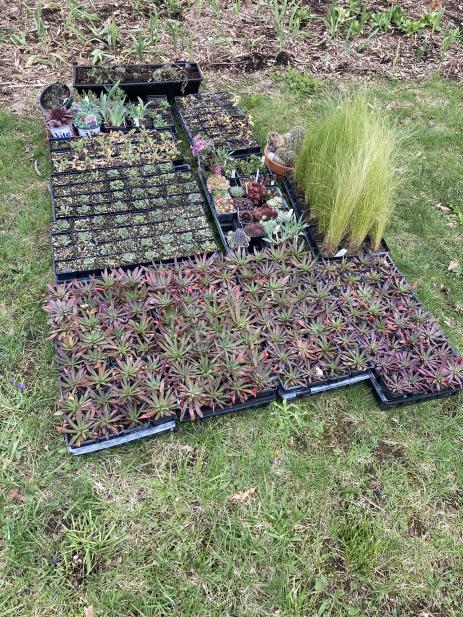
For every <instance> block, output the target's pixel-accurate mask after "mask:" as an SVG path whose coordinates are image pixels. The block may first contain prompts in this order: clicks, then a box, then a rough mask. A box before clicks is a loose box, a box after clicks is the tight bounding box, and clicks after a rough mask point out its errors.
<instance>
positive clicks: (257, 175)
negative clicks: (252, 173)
mask: <svg viewBox="0 0 463 617" xmlns="http://www.w3.org/2000/svg"><path fill="white" fill-rule="evenodd" d="M256 182H259V170H257V173H256Z"/></svg>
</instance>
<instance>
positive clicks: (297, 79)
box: [273, 67, 325, 97]
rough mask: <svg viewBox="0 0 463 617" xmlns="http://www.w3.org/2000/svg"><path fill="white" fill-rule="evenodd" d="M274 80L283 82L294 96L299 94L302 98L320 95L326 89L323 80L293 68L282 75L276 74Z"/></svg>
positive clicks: (281, 73)
mask: <svg viewBox="0 0 463 617" xmlns="http://www.w3.org/2000/svg"><path fill="white" fill-rule="evenodd" d="M273 78H274V79H275V80H276V81H279V82H282V83H283V84H284V85H285V86H286V87H287V88H288V90H290V91H291V93H292V94H297V95H298V96H300V97H305V96H312V95H314V94H319V93H320V92H322V90H323V89H324V87H325V81H324V80H323V79H320V78H319V77H314V76H313V75H310V74H309V73H303V72H301V71H298V70H297V69H293V68H291V67H289V68H287V69H286V70H285V71H283V72H280V73H277V72H275V73H274V74H273Z"/></svg>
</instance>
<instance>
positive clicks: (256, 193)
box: [246, 182, 268, 206]
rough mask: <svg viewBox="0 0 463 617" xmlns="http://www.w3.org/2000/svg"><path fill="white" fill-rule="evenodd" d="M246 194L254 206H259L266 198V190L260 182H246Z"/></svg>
mask: <svg viewBox="0 0 463 617" xmlns="http://www.w3.org/2000/svg"><path fill="white" fill-rule="evenodd" d="M246 196H247V198H248V199H249V200H250V201H252V203H253V204H254V206H260V205H261V204H263V203H264V202H265V201H266V200H267V197H268V191H267V189H266V188H265V186H264V185H263V184H262V183H260V182H247V183H246Z"/></svg>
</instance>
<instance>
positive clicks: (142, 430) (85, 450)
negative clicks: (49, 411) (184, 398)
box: [65, 415, 177, 456]
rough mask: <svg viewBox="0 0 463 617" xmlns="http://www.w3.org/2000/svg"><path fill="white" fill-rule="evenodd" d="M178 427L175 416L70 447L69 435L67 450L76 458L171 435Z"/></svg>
mask: <svg viewBox="0 0 463 617" xmlns="http://www.w3.org/2000/svg"><path fill="white" fill-rule="evenodd" d="M176 425H177V416H175V415H173V416H169V417H167V418H161V419H160V420H156V421H153V422H148V423H146V424H144V425H142V426H140V427H136V428H132V429H126V430H123V431H121V432H120V433H118V434H117V435H111V436H110V437H102V438H100V439H89V440H87V441H84V442H82V443H81V444H80V445H79V446H75V445H72V446H70V445H69V442H70V439H69V438H68V436H67V435H65V441H66V448H67V451H68V452H69V454H73V455H74V456H80V455H82V454H91V453H93V452H101V450H107V449H108V448H115V447H116V446H122V445H123V444H127V443H131V442H133V441H139V440H140V439H145V438H146V437H154V435H162V434H164V433H169V432H171V431H173V430H174V429H175V427H176Z"/></svg>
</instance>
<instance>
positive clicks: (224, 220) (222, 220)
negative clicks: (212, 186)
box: [198, 173, 237, 228]
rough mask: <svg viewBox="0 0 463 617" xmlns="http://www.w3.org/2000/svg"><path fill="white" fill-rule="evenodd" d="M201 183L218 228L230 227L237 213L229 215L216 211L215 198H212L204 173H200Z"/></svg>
mask: <svg viewBox="0 0 463 617" xmlns="http://www.w3.org/2000/svg"><path fill="white" fill-rule="evenodd" d="M198 175H199V181H200V183H201V188H202V190H203V193H204V195H205V196H206V201H207V203H208V206H209V209H210V211H211V213H212V215H213V216H214V219H215V222H216V224H217V225H218V227H220V228H221V227H222V226H223V225H229V224H230V223H231V222H232V221H233V219H234V218H236V216H237V214H236V212H230V213H227V214H220V213H219V212H217V210H216V209H215V204H214V198H213V197H212V195H211V193H210V191H209V189H208V188H207V184H206V179H205V178H204V176H203V174H202V173H199V174H198Z"/></svg>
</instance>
